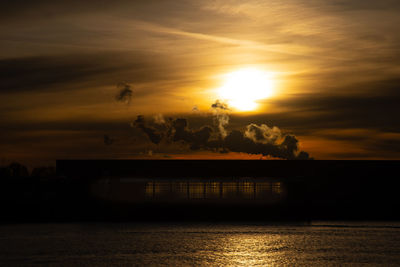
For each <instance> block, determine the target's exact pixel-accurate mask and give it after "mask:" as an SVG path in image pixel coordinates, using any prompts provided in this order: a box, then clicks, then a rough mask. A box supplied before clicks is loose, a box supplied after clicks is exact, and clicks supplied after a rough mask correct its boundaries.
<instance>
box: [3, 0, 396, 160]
mask: <svg viewBox="0 0 400 267" xmlns="http://www.w3.org/2000/svg"><path fill="white" fill-rule="evenodd" d="M1 5H2V8H1V9H0V38H1V42H0V81H1V82H0V99H1V106H0V118H1V132H0V161H1V162H8V161H20V162H22V163H25V164H28V165H29V164H30V165H40V164H50V163H51V162H54V160H55V159H85V158H95V159H97V158H112V159H114V158H115V159H118V158H149V159H151V158H166V159H171V158H172V159H173V158H187V159H195V158H210V159H228V158H235V159H239V158H240V159H243V158H249V159H259V158H263V159H276V158H283V159H297V158H302V157H305V158H314V159H400V117H399V116H398V114H400V105H399V103H400V91H399V90H400V75H399V74H400V34H399V33H398V25H400V2H399V1H397V0H382V1H373V0H353V1H344V0H307V1H306V0H286V1H282V0H269V1H256V0H249V1H229V0H226V1H222V0H204V1H195V0H175V1H165V0H146V1H139V0H137V1H127V0H116V1H106V0H100V1H96V3H94V2H92V1H77V0H70V1H49V0H38V1H23V0H15V1H8V2H7V3H2V4H1ZM249 68H250V69H255V70H260V71H263V72H264V73H267V74H268V75H270V77H272V78H270V79H271V80H272V81H273V93H272V95H271V96H268V97H266V98H263V99H258V100H257V101H256V104H257V108H256V109H254V110H251V111H243V110H238V109H235V107H231V106H229V103H224V102H223V101H224V100H223V99H220V94H219V93H218V92H219V91H218V90H219V88H221V87H223V86H224V84H225V83H226V80H224V79H226V77H227V75H229V74H230V73H235V72H236V71H238V70H243V69H249ZM244 87H246V86H245V85H244ZM247 90H249V88H243V91H247ZM217 100H219V102H217ZM218 103H219V104H218ZM216 104H218V105H216ZM179 119H184V122H183V121H182V120H179ZM182 123H183V124H182ZM154 138H155V139H154ZM157 138H158V139H157ZM155 141H156V142H155ZM301 151H304V153H301ZM305 152H306V153H305ZM300 156H301V157H300ZM1 162H0V163H1Z"/></svg>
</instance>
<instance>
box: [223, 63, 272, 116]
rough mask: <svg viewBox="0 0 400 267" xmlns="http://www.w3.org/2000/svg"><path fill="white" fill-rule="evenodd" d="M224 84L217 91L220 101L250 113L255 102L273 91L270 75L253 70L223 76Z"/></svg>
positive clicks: (248, 69) (243, 70)
mask: <svg viewBox="0 0 400 267" xmlns="http://www.w3.org/2000/svg"><path fill="white" fill-rule="evenodd" d="M224 80H225V82H224V84H223V85H222V87H220V88H219V89H218V95H219V97H220V98H221V100H223V101H226V102H227V103H228V105H229V106H231V107H234V108H236V109H238V110H241V111H252V110H255V109H256V108H257V106H258V104H257V100H261V99H265V98H268V97H270V96H271V95H272V93H273V89H274V80H273V77H272V74H271V73H269V72H266V71H262V70H259V69H255V68H245V69H240V70H237V71H234V72H230V73H228V74H226V75H224Z"/></svg>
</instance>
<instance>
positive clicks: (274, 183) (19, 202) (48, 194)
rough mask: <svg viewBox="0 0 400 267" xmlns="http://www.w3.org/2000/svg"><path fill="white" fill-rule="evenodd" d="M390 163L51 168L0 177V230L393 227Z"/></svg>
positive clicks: (135, 163) (394, 185)
mask: <svg viewBox="0 0 400 267" xmlns="http://www.w3.org/2000/svg"><path fill="white" fill-rule="evenodd" d="M399 172H400V162H399V161H238V160H233V161H228V160H224V161H198V160H161V161H151V160H127V161H120V160H114V161H57V175H56V176H55V177H47V178H43V177H37V178H34V177H28V178H15V177H13V178H9V179H2V181H1V184H2V185H1V192H0V208H1V210H2V212H1V214H0V216H1V222H3V223H12V222H78V221H79V222H82V221H136V222H137V221H190V220H191V221H199V220H201V221H210V222H227V221H229V222H232V221H249V220H250V221H261V222H268V221H279V222H281V221H301V222H308V221H311V220H381V221H384V220H392V221H393V220H400V213H398V209H399V203H400V194H399V185H400V182H399V180H400V179H399Z"/></svg>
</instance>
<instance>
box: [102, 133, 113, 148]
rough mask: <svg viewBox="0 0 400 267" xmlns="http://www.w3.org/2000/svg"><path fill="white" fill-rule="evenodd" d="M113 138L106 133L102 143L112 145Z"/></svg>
mask: <svg viewBox="0 0 400 267" xmlns="http://www.w3.org/2000/svg"><path fill="white" fill-rule="evenodd" d="M114 141H115V140H114V139H112V138H111V137H110V136H108V135H107V134H105V135H104V144H105V145H107V146H109V145H112V144H113V143H114Z"/></svg>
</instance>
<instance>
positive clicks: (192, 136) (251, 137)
mask: <svg viewBox="0 0 400 267" xmlns="http://www.w3.org/2000/svg"><path fill="white" fill-rule="evenodd" d="M171 121H172V123H171V124H169V125H170V126H168V127H166V128H165V129H164V130H163V131H161V132H158V131H157V130H156V129H155V128H154V127H152V126H151V125H147V124H146V123H145V120H144V117H143V116H138V118H137V120H136V121H135V124H134V125H135V126H137V127H139V128H140V129H142V131H143V132H144V133H145V134H146V135H147V136H148V137H149V139H150V141H151V142H153V143H155V144H159V143H160V142H161V140H162V139H165V140H166V142H168V141H171V142H181V143H184V144H187V145H188V146H189V148H190V149H191V150H199V149H203V150H210V151H214V152H219V153H226V152H229V151H231V152H243V153H248V154H261V155H263V156H271V157H276V158H282V159H311V158H310V156H309V155H308V153H307V152H304V151H299V146H298V140H297V138H296V137H295V136H294V135H282V134H281V131H280V130H279V129H278V128H277V127H272V128H270V127H268V126H267V125H265V124H262V125H256V124H253V123H252V124H250V125H248V126H247V127H246V130H245V131H243V132H242V131H239V130H233V131H231V132H230V133H227V134H226V136H222V137H220V138H217V139H215V138H213V135H212V133H213V130H212V128H211V127H210V126H208V125H203V126H201V127H200V128H199V129H191V128H189V127H188V122H187V119H185V118H178V119H171Z"/></svg>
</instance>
